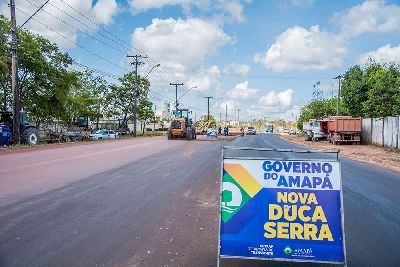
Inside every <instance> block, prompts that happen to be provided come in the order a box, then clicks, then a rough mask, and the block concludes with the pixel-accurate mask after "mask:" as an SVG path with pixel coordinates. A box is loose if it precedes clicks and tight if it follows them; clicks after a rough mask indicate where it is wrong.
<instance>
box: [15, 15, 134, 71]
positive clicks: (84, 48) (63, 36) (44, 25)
mask: <svg viewBox="0 0 400 267" xmlns="http://www.w3.org/2000/svg"><path fill="white" fill-rule="evenodd" d="M16 9H17V10H18V11H19V12H21V13H23V14H24V15H28V14H26V13H25V12H24V11H22V10H21V9H19V8H17V7H16ZM32 19H33V20H34V21H36V22H37V23H39V24H40V25H42V26H43V27H45V28H47V29H49V30H51V31H52V32H54V33H56V34H57V35H59V36H61V37H62V38H64V39H65V40H68V41H69V42H71V43H73V44H74V45H76V46H79V47H80V48H82V49H83V50H85V51H86V52H88V53H90V54H93V55H95V56H96V57H98V58H100V59H102V60H104V61H106V62H108V63H110V64H112V65H114V66H116V67H118V68H120V69H122V70H125V71H128V72H129V70H128V69H125V68H123V67H121V66H120V65H118V64H116V63H114V62H112V61H110V60H108V59H106V58H104V57H102V56H100V55H99V54H97V53H95V52H93V51H91V50H90V49H88V48H86V47H84V46H83V45H80V44H78V43H77V42H75V41H72V40H70V39H69V38H67V37H65V35H63V34H61V33H59V32H58V31H56V30H54V29H53V28H51V27H49V26H47V25H46V24H44V23H42V22H41V21H39V20H38V19H36V18H32Z"/></svg>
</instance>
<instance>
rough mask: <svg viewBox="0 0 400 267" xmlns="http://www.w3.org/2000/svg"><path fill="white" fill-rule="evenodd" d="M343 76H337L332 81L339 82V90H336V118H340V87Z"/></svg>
mask: <svg viewBox="0 0 400 267" xmlns="http://www.w3.org/2000/svg"><path fill="white" fill-rule="evenodd" d="M342 78H343V76H342V75H338V76H336V77H335V78H334V79H336V80H339V88H338V98H337V106H336V116H340V86H341V81H342Z"/></svg>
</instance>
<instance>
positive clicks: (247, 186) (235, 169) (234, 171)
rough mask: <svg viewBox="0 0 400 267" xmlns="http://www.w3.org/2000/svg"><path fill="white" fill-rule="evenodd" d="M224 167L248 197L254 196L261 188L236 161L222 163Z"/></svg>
mask: <svg viewBox="0 0 400 267" xmlns="http://www.w3.org/2000/svg"><path fill="white" fill-rule="evenodd" d="M224 169H225V171H227V172H228V173H229V175H230V176H231V177H232V178H233V179H235V181H236V182H237V183H238V184H239V185H240V187H242V188H243V190H244V191H246V193H247V194H248V195H249V196H250V197H254V196H255V195H256V194H257V193H258V192H259V191H260V190H261V189H262V186H261V185H260V184H259V183H258V182H257V181H256V180H255V179H254V178H253V176H251V174H250V173H249V172H248V171H247V170H246V169H245V168H243V166H242V165H240V164H236V163H224Z"/></svg>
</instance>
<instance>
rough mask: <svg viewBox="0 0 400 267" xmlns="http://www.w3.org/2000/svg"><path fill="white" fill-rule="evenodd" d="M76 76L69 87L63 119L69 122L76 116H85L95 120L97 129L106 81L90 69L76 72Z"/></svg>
mask: <svg viewBox="0 0 400 267" xmlns="http://www.w3.org/2000/svg"><path fill="white" fill-rule="evenodd" d="M78 77H79V80H78V83H77V84H76V86H74V87H72V88H71V90H70V93H69V96H68V98H67V102H66V106H67V108H66V113H65V116H64V120H65V121H66V122H67V123H69V124H70V123H72V122H73V121H75V120H76V118H77V117H78V116H87V117H90V118H91V119H92V120H96V129H98V124H99V119H100V118H101V117H102V116H103V113H104V107H105V104H106V102H105V95H106V94H107V90H108V88H107V83H106V81H105V80H104V79H102V78H101V77H96V76H93V73H92V72H91V71H84V72H81V73H78Z"/></svg>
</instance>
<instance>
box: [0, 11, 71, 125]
mask: <svg viewBox="0 0 400 267" xmlns="http://www.w3.org/2000/svg"><path fill="white" fill-rule="evenodd" d="M9 25H10V22H9V20H7V19H6V18H4V17H0V30H1V31H2V32H3V33H6V34H10V28H9ZM3 35H4V34H3ZM8 40H9V38H8ZM9 47H10V42H9V41H8V42H5V44H2V45H1V46H0V53H1V57H2V58H4V59H5V61H4V62H7V63H6V64H4V63H3V64H2V67H0V68H1V69H3V68H4V66H7V72H5V71H4V70H2V71H0V86H1V87H2V90H1V91H2V92H3V97H5V102H7V103H6V106H7V107H10V106H11V105H12V98H11V97H8V96H9V95H11V77H10V75H9V73H10V68H11V66H10V64H9V54H7V52H8V51H9ZM18 56H19V62H18V80H19V87H20V90H21V107H22V109H24V110H25V111H27V112H29V114H30V117H31V118H33V119H34V120H35V121H36V125H37V126H38V127H39V125H40V123H41V122H43V121H47V120H52V119H54V118H56V119H60V118H62V117H63V116H64V115H65V112H66V109H65V108H66V106H65V103H66V101H67V98H68V96H69V92H70V88H71V87H72V86H75V85H76V83H77V81H78V79H77V77H78V75H77V72H75V71H69V70H68V68H69V66H70V65H71V64H72V58H71V57H70V56H69V55H68V54H67V53H62V52H61V51H60V50H59V48H58V47H57V45H56V44H54V43H51V42H49V41H48V40H47V39H45V38H43V37H41V36H38V35H34V34H32V33H30V32H28V31H25V30H18Z"/></svg>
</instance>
